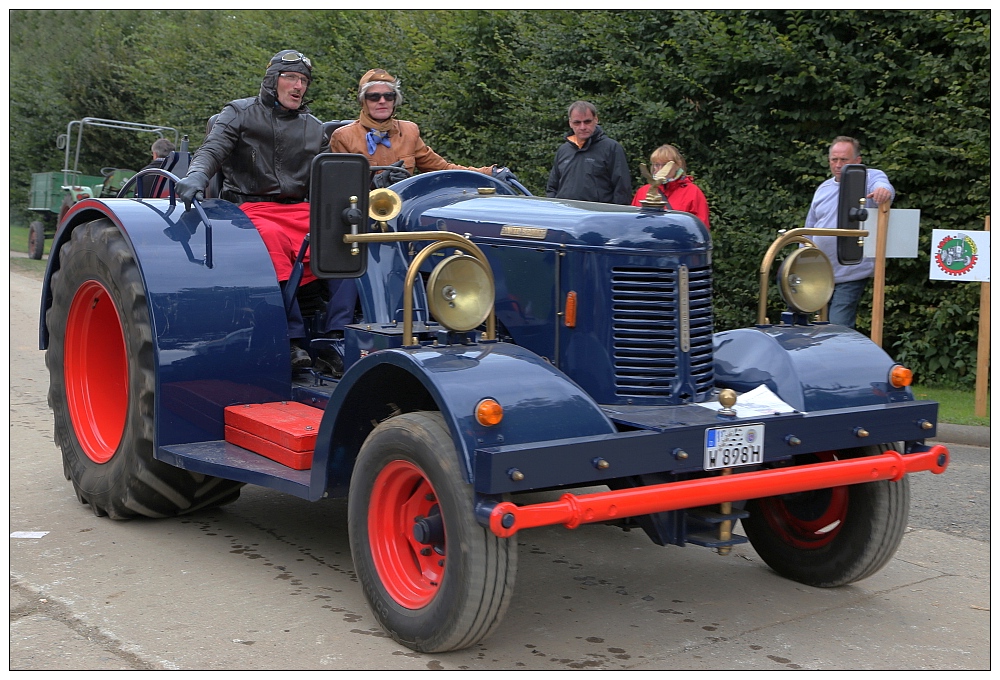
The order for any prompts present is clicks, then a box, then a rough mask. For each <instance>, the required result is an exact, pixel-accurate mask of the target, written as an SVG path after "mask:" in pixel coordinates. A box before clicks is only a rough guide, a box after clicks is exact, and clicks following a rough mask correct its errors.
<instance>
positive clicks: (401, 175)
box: [368, 165, 413, 189]
mask: <svg viewBox="0 0 1000 680" xmlns="http://www.w3.org/2000/svg"><path fill="white" fill-rule="evenodd" d="M368 169H369V170H371V180H370V182H371V186H372V188H373V189H378V188H387V187H389V186H390V185H392V184H395V183H396V182H402V181H403V180H404V179H407V178H409V177H412V176H413V173H411V172H410V171H409V170H407V169H406V167H404V166H402V165H373V166H371V167H370V168H368ZM386 171H388V173H389V175H390V178H391V181H387V182H384V183H381V184H378V185H376V179H375V178H376V177H377V176H378V175H379V174H380V173H382V172H386ZM392 176H395V178H392Z"/></svg>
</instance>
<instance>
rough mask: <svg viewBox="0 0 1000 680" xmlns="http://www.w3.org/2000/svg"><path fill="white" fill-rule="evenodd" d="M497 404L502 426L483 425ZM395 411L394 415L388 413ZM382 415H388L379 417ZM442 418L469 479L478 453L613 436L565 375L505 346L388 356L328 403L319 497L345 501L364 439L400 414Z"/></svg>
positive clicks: (357, 371)
mask: <svg viewBox="0 0 1000 680" xmlns="http://www.w3.org/2000/svg"><path fill="white" fill-rule="evenodd" d="M487 397H490V398H493V399H495V400H496V401H497V402H498V403H499V404H500V405H501V406H502V407H503V409H504V416H503V420H502V422H500V423H499V424H498V425H496V426H494V427H489V428H487V427H484V426H482V425H480V424H479V423H478V422H477V421H476V419H475V409H476V405H477V404H479V402H480V401H481V400H482V399H484V398H487ZM387 405H389V406H388V408H387ZM379 408H381V409H382V411H381V414H379V412H376V413H375V414H374V415H373V414H372V413H371V411H372V409H379ZM408 410H438V411H440V412H441V414H442V416H443V417H444V419H445V422H446V423H447V424H448V428H449V430H450V431H451V435H452V438H453V440H454V442H455V448H456V450H457V451H458V453H459V456H460V458H461V462H462V464H463V465H464V468H465V473H466V478H467V481H468V482H470V483H474V479H473V460H474V455H475V450H476V448H477V447H483V446H499V445H509V444H520V443H528V442H538V441H548V440H554V439H561V438H566V437H580V436H588V435H600V434H610V433H613V432H615V427H614V425H613V423H612V422H611V420H610V419H608V417H607V416H606V415H605V414H604V412H603V411H602V410H601V408H600V407H599V406H598V405H597V404H596V403H595V402H594V401H593V400H592V399H591V398H590V397H589V396H588V395H587V394H586V393H585V392H584V391H583V390H581V389H580V388H579V386H577V385H576V383H574V382H573V381H572V380H570V379H569V378H568V377H566V375H565V374H563V373H562V372H560V371H559V370H558V369H556V368H554V367H553V366H552V365H551V364H549V363H548V362H546V361H545V360H543V359H542V358H540V357H538V356H537V355H535V354H532V353H531V352H530V351H528V350H526V349H524V348H522V347H518V346H517V345H511V344H507V343H501V342H484V343H481V344H475V345H453V346H443V347H430V346H428V347H420V348H407V349H389V350H383V351H380V352H376V353H373V354H370V355H368V356H367V357H365V358H363V359H361V360H360V361H358V362H357V363H355V364H354V365H353V366H352V367H351V368H350V369H349V370H348V371H347V372H346V373H345V374H344V377H343V378H342V380H341V382H340V384H338V386H337V389H336V390H334V392H333V394H332V395H331V397H330V401H329V403H328V404H327V408H326V412H325V413H324V415H323V420H322V423H321V425H320V429H319V433H318V435H317V441H316V451H315V454H314V457H313V478H312V482H311V486H312V487H313V491H314V492H316V491H318V490H319V489H318V488H317V486H323V487H324V489H323V490H324V491H326V492H330V493H331V494H332V495H343V493H344V492H345V491H346V486H347V484H348V482H349V480H350V474H351V470H352V469H353V466H354V459H355V457H356V456H357V452H358V450H360V448H361V444H362V443H363V441H364V437H366V436H367V434H368V432H370V431H371V429H373V428H374V424H371V425H370V426H368V425H365V429H364V431H363V432H360V433H359V431H358V430H359V423H368V422H370V421H371V419H372V418H376V419H378V420H383V419H385V418H386V417H390V416H391V415H394V414H395V413H398V412H400V411H408Z"/></svg>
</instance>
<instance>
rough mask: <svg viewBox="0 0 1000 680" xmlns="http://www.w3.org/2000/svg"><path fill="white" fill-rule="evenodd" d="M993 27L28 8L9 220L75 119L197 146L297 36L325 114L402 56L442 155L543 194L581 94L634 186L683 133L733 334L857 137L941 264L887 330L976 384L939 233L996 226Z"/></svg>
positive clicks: (968, 19) (844, 17) (643, 14)
mask: <svg viewBox="0 0 1000 680" xmlns="http://www.w3.org/2000/svg"><path fill="white" fill-rule="evenodd" d="M989 38H990V15H989V11H988V10H961V11H958V10H956V11H946V10H907V11H860V10H838V11H827V10H796V11H778V10H760V11H695V10H678V11H670V10H650V11H639V10H629V11H572V12H570V11H554V10H545V11H529V10H512V11H476V10H467V11H441V10H435V11H405V12H404V11H383V12H375V11H368V10H365V11H307V10H284V11H281V12H274V11H265V10H240V11H215V10H198V11H173V10H171V11H166V10H163V11H132V10H127V11H121V10H118V11H105V10H101V11H80V10H74V11H68V10H67V11H12V12H11V13H10V54H11V63H10V72H11V82H12V88H11V103H10V113H11V123H10V171H11V173H10V202H11V210H12V214H14V215H18V214H20V215H23V214H24V207H25V206H26V204H27V187H28V184H29V181H30V175H31V173H32V172H38V171H43V170H55V169H58V168H60V167H61V164H62V152H60V151H57V150H56V149H55V145H54V141H55V137H56V135H57V134H59V133H60V132H64V131H65V127H66V123H67V122H68V121H70V120H73V119H78V118H80V117H83V116H94V117H101V118H116V119H124V120H134V121H139V122H147V123H157V124H163V125H170V126H173V127H176V128H178V129H179V130H180V131H181V132H182V133H185V134H188V135H189V136H190V138H191V142H192V146H193V147H194V146H197V145H198V144H200V143H201V140H202V137H203V135H204V125H205V121H206V120H207V119H208V117H209V116H210V115H212V114H213V113H216V112H218V111H219V110H220V109H221V107H222V106H223V105H224V104H225V103H226V102H227V101H228V100H230V99H235V98H238V97H245V96H251V95H253V94H256V92H257V90H258V88H259V85H260V78H261V76H262V75H263V72H264V68H265V65H266V63H267V59H268V58H269V57H270V56H271V55H272V54H274V52H276V51H277V50H279V49H283V48H295V49H299V50H302V51H303V52H305V53H306V54H308V55H309V56H310V57H311V58H312V59H313V61H314V63H315V65H316V71H315V73H314V76H315V80H314V86H313V88H312V89H311V91H310V94H309V96H310V97H311V98H312V100H313V101H312V103H311V107H312V109H313V111H314V112H315V113H316V114H317V116H319V117H320V118H321V119H324V120H331V119H343V118H355V117H356V116H357V114H358V110H359V106H358V104H357V100H356V99H355V94H356V87H357V82H358V78H359V77H360V76H361V75H362V74H363V73H364V72H365V71H367V70H368V69H369V68H374V67H382V68H386V69H388V70H389V71H391V72H392V73H394V74H395V75H397V76H399V77H401V78H402V79H403V88H404V93H405V96H406V102H405V104H404V105H403V107H402V109H401V111H400V114H401V117H403V118H406V119H409V120H413V121H415V122H417V123H418V124H419V125H420V127H421V130H422V131H423V135H424V138H425V140H426V141H427V142H428V143H429V144H430V145H431V146H432V147H433V148H434V149H435V150H436V151H437V152H438V153H440V154H441V155H443V156H444V157H445V158H447V159H448V160H450V161H452V162H455V163H462V164H469V165H476V166H479V165H488V164H492V163H498V164H501V165H508V166H510V167H511V168H512V169H513V170H514V171H515V172H516V173H517V174H518V176H519V177H520V178H521V180H522V182H523V183H525V184H526V185H527V186H528V187H529V188H530V189H531V190H532V191H534V192H535V193H543V192H544V187H545V181H546V179H547V177H548V172H549V169H550V167H551V163H552V158H553V155H554V153H555V150H556V148H557V146H558V145H559V143H560V142H561V141H562V138H563V137H564V136H565V135H566V134H567V133H568V132H569V130H568V127H567V126H566V106H567V105H568V104H569V103H570V102H572V101H574V100H576V99H587V100H590V101H592V102H594V104H596V105H597V107H598V110H599V115H600V120H601V123H602V125H603V127H604V129H605V131H606V132H607V133H608V134H609V135H610V136H611V137H613V138H615V139H617V140H618V141H619V142H621V143H622V145H623V146H624V148H625V151H626V155H627V156H628V158H629V161H630V163H631V164H632V167H633V168H634V176H633V182H634V185H635V188H637V187H638V186H639V184H641V183H642V182H641V178H640V176H639V172H638V168H639V163H641V162H646V161H648V157H649V153H650V152H651V151H652V150H653V149H654V148H655V147H657V146H659V145H660V144H663V143H671V144H674V145H676V146H677V147H678V148H680V149H681V151H682V152H683V153H684V155H685V157H686V159H687V161H688V166H689V171H690V172H691V173H692V175H693V176H694V178H695V181H696V182H697V184H698V185H699V186H700V187H701V188H702V190H703V191H704V192H705V194H706V195H707V197H708V200H709V205H710V206H711V212H712V236H713V239H714V247H715V251H714V264H715V281H716V296H715V299H716V320H717V326H718V328H719V330H724V329H727V328H735V327H742V326H746V325H748V324H751V323H753V322H754V321H755V318H756V308H757V305H756V300H757V287H758V284H757V278H758V269H759V267H760V261H761V258H762V256H763V254H764V251H765V250H766V249H767V246H768V245H769V244H770V243H771V241H772V240H773V238H774V236H775V234H776V233H777V231H778V230H779V229H791V228H795V227H799V226H802V223H803V220H804V218H805V213H806V210H807V208H808V205H809V201H810V199H811V197H812V193H813V191H814V190H815V188H816V186H817V185H818V184H819V183H820V182H821V181H823V179H825V178H826V176H827V175H828V173H829V170H828V168H827V165H826V148H827V145H828V144H829V142H830V140H831V139H832V138H833V137H835V136H836V135H840V134H847V135H851V136H854V137H857V138H859V139H860V140H861V143H862V156H863V158H864V161H865V162H866V163H868V164H869V165H871V166H872V167H877V168H879V169H882V170H884V171H885V172H886V173H887V174H888V175H889V177H890V179H891V180H892V182H893V184H894V185H895V187H896V190H897V197H896V201H895V204H894V205H895V207H898V208H918V209H920V210H921V243H920V253H921V255H920V257H918V258H917V259H914V260H890V261H889V264H888V267H887V282H886V284H887V288H886V298H885V301H886V312H885V331H884V343H883V344H884V346H885V347H886V349H887V351H888V352H889V353H890V354H891V355H893V356H895V357H896V358H897V359H899V360H900V361H902V362H905V363H906V364H907V365H909V366H910V367H911V368H913V369H914V370H915V372H916V373H917V376H918V380H919V381H920V382H921V383H922V384H931V383H935V382H937V383H946V384H952V385H966V386H968V385H971V384H972V382H973V379H974V373H975V353H976V335H977V328H978V309H979V286H978V285H977V284H968V283H965V284H960V283H948V282H939V281H934V282H931V281H928V279H927V272H928V270H929V263H928V255H927V253H928V252H929V249H930V235H931V231H932V230H933V229H955V230H958V229H963V230H979V229H982V225H983V218H984V217H985V216H986V215H988V214H989V210H990V205H989V191H990V179H989V178H990V174H989V169H990V158H989V149H990V120H989V111H990V95H989V92H990V50H989ZM147 151H148V143H145V144H140V143H137V144H136V145H134V146H130V145H123V144H122V143H120V142H111V141H109V142H108V143H107V144H106V145H104V146H103V148H96V149H95V150H94V151H91V152H88V153H89V155H88V157H87V161H88V162H91V163H93V164H95V165H96V166H98V167H100V166H104V165H115V164H122V165H123V166H124V167H130V166H131V167H139V166H141V165H142V164H143V163H144V162H145V157H146V153H147ZM771 295H772V298H773V299H772V301H771V304H770V305H769V310H770V313H771V314H772V315H776V314H777V312H778V311H779V305H780V303H779V301H778V299H777V295H776V293H775V292H774V291H772V293H771ZM870 300H871V296H870V292H869V295H868V296H867V297H866V299H865V300H864V301H863V302H862V309H861V313H860V319H859V329H860V330H862V331H866V330H868V329H869V324H870V316H871V302H870Z"/></svg>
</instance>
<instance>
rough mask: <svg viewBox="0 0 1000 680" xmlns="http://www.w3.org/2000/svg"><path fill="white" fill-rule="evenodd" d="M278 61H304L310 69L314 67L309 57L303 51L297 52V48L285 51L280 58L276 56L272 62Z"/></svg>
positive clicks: (293, 62)
mask: <svg viewBox="0 0 1000 680" xmlns="http://www.w3.org/2000/svg"><path fill="white" fill-rule="evenodd" d="M278 62H281V63H282V64H298V63H299V62H302V63H303V64H305V65H306V68H308V69H309V70H310V71H311V70H312V67H313V65H312V62H311V61H309V57H307V56H306V55H304V54H302V53H301V52H296V51H295V50H290V51H288V52H283V53H282V54H281V57H280V58H279V57H277V56H275V57H273V58H272V59H271V63H272V64H277V63H278Z"/></svg>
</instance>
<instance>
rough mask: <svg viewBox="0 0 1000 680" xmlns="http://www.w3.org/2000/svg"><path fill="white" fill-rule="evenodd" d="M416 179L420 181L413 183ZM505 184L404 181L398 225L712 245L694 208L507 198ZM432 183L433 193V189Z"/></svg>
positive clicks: (540, 237) (516, 236)
mask: <svg viewBox="0 0 1000 680" xmlns="http://www.w3.org/2000/svg"><path fill="white" fill-rule="evenodd" d="M434 176H436V177H434ZM421 180H423V181H421ZM411 183H412V184H413V185H416V186H410V185H411ZM423 184H433V187H425V186H422V185H423ZM477 185H478V186H477ZM498 185H499V183H498V182H496V181H495V180H492V179H491V178H488V177H485V176H483V175H480V174H479V173H474V172H468V171H446V172H439V173H429V174H428V175H418V176H417V177H414V178H411V179H410V180H407V181H406V182H405V184H404V183H400V185H399V189H398V191H399V194H400V197H401V198H402V200H403V208H402V210H401V212H400V215H399V219H398V221H397V223H396V228H397V229H398V230H399V231H451V232H455V233H459V234H471V235H472V237H473V238H475V239H483V238H488V239H502V240H511V239H513V240H518V241H523V242H525V243H528V244H530V243H532V242H534V243H539V244H540V243H550V244H560V245H567V246H583V247H587V246H593V247H600V248H606V247H608V246H611V247H617V248H623V249H641V250H654V251H660V252H664V251H667V252H691V251H702V252H703V251H705V250H708V249H709V248H710V237H709V234H708V230H707V229H706V228H705V226H704V225H703V224H702V223H701V220H699V219H698V218H697V217H695V216H693V215H691V214H689V213H684V212H667V211H659V210H640V209H639V208H634V207H632V206H622V205H612V204H608V203H590V202H587V201H571V200H566V199H558V198H542V197H539V196H514V195H503V193H504V192H503V189H506V187H503V186H502V185H500V186H498ZM418 187H419V190H418ZM479 187H487V188H488V187H497V193H496V194H487V195H482V194H479V193H478V188H479ZM501 187H502V188H501ZM428 188H432V191H427V189H428ZM393 189H394V190H397V187H396V186H394V187H393Z"/></svg>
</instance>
